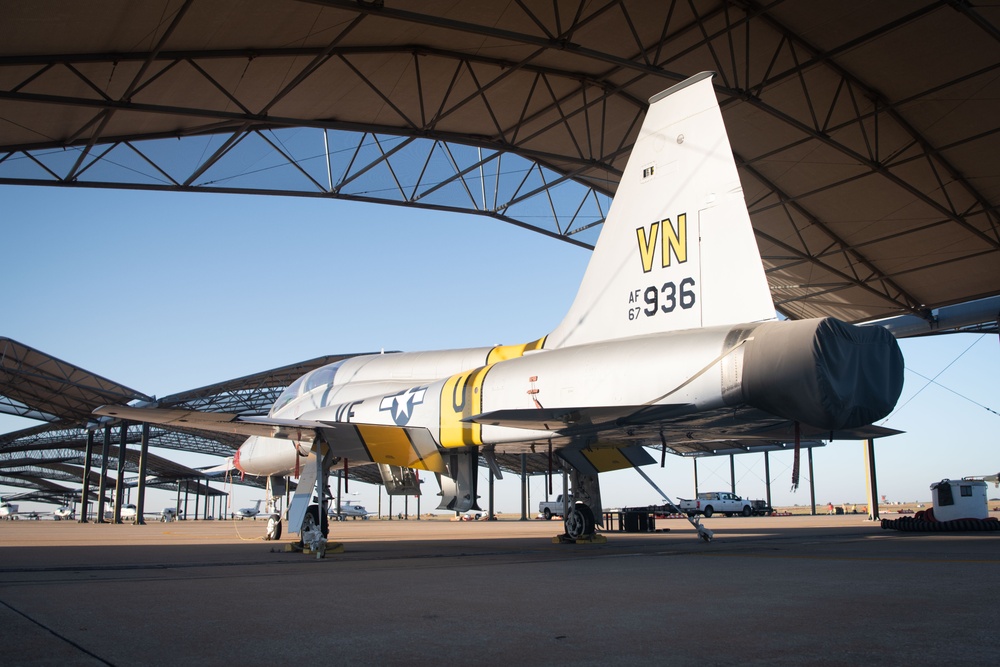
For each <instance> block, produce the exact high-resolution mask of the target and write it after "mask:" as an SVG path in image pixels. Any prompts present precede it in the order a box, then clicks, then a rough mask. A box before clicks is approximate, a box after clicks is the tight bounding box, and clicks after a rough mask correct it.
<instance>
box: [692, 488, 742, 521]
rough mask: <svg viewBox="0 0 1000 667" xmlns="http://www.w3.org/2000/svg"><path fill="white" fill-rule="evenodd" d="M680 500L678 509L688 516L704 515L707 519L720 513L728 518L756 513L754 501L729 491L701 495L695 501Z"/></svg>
mask: <svg viewBox="0 0 1000 667" xmlns="http://www.w3.org/2000/svg"><path fill="white" fill-rule="evenodd" d="M679 500H680V502H679V503H677V509H679V510H680V511H681V512H683V513H685V514H687V515H688V516H694V515H695V514H704V515H705V518H706V519H707V518H709V517H710V516H712V515H713V514H717V513H719V512H722V513H724V514H725V515H726V516H733V515H734V514H742V515H743V516H750V515H751V514H753V513H754V509H753V501H752V500H744V499H743V498H740V497H739V496H737V495H736V494H734V493H729V492H728V491H709V492H707V493H699V494H698V497H697V498H696V499H694V500H684V499H683V498H680V499H679Z"/></svg>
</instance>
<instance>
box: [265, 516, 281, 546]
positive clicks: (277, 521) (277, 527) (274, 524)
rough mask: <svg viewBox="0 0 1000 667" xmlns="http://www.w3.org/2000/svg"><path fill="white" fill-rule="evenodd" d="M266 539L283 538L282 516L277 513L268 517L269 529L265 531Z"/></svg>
mask: <svg viewBox="0 0 1000 667" xmlns="http://www.w3.org/2000/svg"><path fill="white" fill-rule="evenodd" d="M264 539H265V540H272V541H273V540H280V539H281V517H280V516H278V515H277V514H272V515H271V516H269V517H268V518H267V530H266V531H265V532H264Z"/></svg>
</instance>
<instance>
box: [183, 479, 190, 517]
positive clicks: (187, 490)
mask: <svg viewBox="0 0 1000 667" xmlns="http://www.w3.org/2000/svg"><path fill="white" fill-rule="evenodd" d="M189 493H191V480H189V479H186V480H184V520H185V521H187V520H188V494H189Z"/></svg>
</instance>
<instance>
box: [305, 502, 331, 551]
mask: <svg viewBox="0 0 1000 667" xmlns="http://www.w3.org/2000/svg"><path fill="white" fill-rule="evenodd" d="M329 534H330V521H329V519H327V517H325V516H324V517H323V519H322V522H320V511H319V505H310V506H309V507H308V508H307V509H306V516H305V518H303V519H302V529H301V530H299V545H300V546H302V547H309V546H310V545H315V544H319V543H320V542H325V541H326V536H327V535H329Z"/></svg>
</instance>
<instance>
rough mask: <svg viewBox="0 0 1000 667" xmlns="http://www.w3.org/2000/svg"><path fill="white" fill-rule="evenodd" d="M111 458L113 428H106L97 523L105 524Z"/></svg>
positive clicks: (98, 491) (98, 489) (98, 486)
mask: <svg viewBox="0 0 1000 667" xmlns="http://www.w3.org/2000/svg"><path fill="white" fill-rule="evenodd" d="M110 456H111V427H110V426H105V427H104V446H103V448H102V449H101V481H100V483H99V484H98V485H97V496H98V498H97V523H104V495H105V494H106V493H107V492H108V458H109V457H110Z"/></svg>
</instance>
